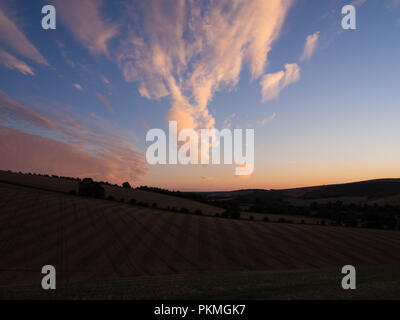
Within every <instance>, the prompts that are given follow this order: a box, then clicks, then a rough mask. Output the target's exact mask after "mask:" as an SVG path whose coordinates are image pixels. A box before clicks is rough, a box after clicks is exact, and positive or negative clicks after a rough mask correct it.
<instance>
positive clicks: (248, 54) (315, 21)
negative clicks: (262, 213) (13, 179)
mask: <svg viewBox="0 0 400 320" xmlns="http://www.w3.org/2000/svg"><path fill="white" fill-rule="evenodd" d="M50 3H52V4H54V5H55V7H56V10H57V29H56V30H47V31H45V30H43V29H42V28H41V24H40V21H41V18H42V14H41V8H42V6H43V5H45V4H47V2H46V1H29V2H27V1H4V0H3V1H1V2H0V9H1V11H2V13H3V16H2V18H1V19H0V28H2V29H3V30H1V32H2V33H3V34H7V35H10V37H7V36H2V37H0V50H3V51H0V58H1V61H0V62H2V63H0V74H1V77H0V90H1V91H2V95H1V96H0V97H1V99H0V103H1V104H0V111H1V112H2V116H0V122H1V123H0V125H1V126H2V127H3V128H4V129H3V131H2V135H3V140H2V141H3V142H2V149H3V150H7V154H9V156H8V157H7V159H6V160H4V159H3V161H0V165H1V168H2V169H13V170H21V171H25V172H31V171H40V172H43V173H44V172H45V171H54V172H48V173H55V174H57V173H58V174H65V175H73V176H82V175H87V174H91V175H92V176H94V177H95V178H98V179H101V178H103V179H105V180H110V181H113V182H118V183H120V182H122V181H125V180H129V181H133V182H134V183H137V184H147V185H157V186H160V187H166V188H170V189H182V190H206V189H213V190H222V189H238V188H250V187H251V188H284V187H295V186H302V185H314V184H328V183H338V182H346V181H355V180H363V179H370V178H381V177H398V176H399V168H398V163H399V160H400V151H399V143H398V137H399V136H400V129H399V127H400V126H399V125H398V122H399V121H398V120H399V117H400V111H399V106H398V104H399V101H400V93H399V90H398V83H400V79H399V77H400V76H399V75H400V72H399V71H400V70H399V69H400V67H399V63H398V57H399V56H400V41H399V40H398V38H399V32H400V2H399V1H396V0H388V1H378V0H367V1H360V0H359V1H353V3H354V5H355V7H356V10H357V30H343V29H342V28H341V19H342V15H341V8H342V7H343V6H344V5H346V4H349V3H351V2H350V1H335V0H329V1H313V0H308V1H307V0H304V1H300V0H299V1H293V2H290V1H289V2H286V4H283V3H281V1H279V0H276V1H275V0H274V1H271V2H270V3H273V5H271V6H270V7H265V6H263V5H262V4H260V3H261V2H260V1H259V0H255V1H248V2H247V3H248V4H245V2H243V3H242V4H240V1H239V2H238V7H237V8H236V12H235V13H233V11H234V10H233V9H232V8H230V7H229V6H231V7H233V3H234V2H233V1H232V2H229V1H228V2H227V7H223V5H221V3H222V1H220V2H219V4H218V3H214V2H213V1H210V2H208V1H207V2H202V1H199V2H196V3H195V4H194V3H191V2H187V3H184V2H182V3H180V2H178V1H175V2H172V3H173V4H171V3H169V5H168V1H166V2H164V3H167V5H162V4H161V3H162V2H161V1H89V3H90V4H89V5H87V4H85V5H80V2H79V1H68V2H62V1H56V0H55V1H50ZM235 3H236V2H235ZM288 3H290V5H288ZM252 6H254V8H257V9H252ZM257 6H260V8H262V9H263V10H264V11H263V12H262V13H263V14H264V12H265V19H264V18H263V16H262V15H260V14H259V13H257V11H260V10H259V9H258V7H257ZM199 12H200V13H199ZM210 12H212V13H210ZM215 12H216V13H218V14H214V13H215ZM4 17H5V18H4ZM84 17H90V19H85V18H84ZM207 19H208V20H209V21H208V20H207ZM224 19H225V20H226V21H225V20H224ZM85 20H88V21H89V22H87V21H85ZM224 22H227V24H224ZM228 22H229V23H228ZM190 23H193V25H194V28H195V29H196V30H192V29H191V24H190ZM207 23H209V26H210V28H211V30H209V28H208V27H207ZM180 24H181V25H180ZM12 25H14V27H15V28H17V29H18V32H19V34H22V35H23V36H24V39H22V38H18V37H16V36H15V35H14V36H13V32H16V31H15V28H14V29H13V28H12ZM249 25H250V27H249V30H248V31H246V28H247V27H248V26H249ZM235 28H236V29H235ZM250 29H251V30H250ZM182 30H183V31H182ZM218 30H220V32H221V36H220V37H219V38H218V36H219V35H218ZM231 30H237V31H236V32H235V33H230V31H231ZM271 30H274V31H273V32H272V31H271ZM181 31H182V33H181V34H180V33H179V32H181ZM209 32H211V35H210V34H209ZM223 32H224V33H223ZM269 32H270V33H271V34H270V35H269ZM212 33H216V34H217V35H216V36H215V37H214V36H213V34H212ZM225 34H226V36H224V35H225ZM312 35H316V40H315V41H314V43H313V45H312V48H311V50H310V51H309V52H310V54H309V55H308V57H307V58H305V59H302V58H301V57H302V54H303V52H304V51H305V48H306V47H307V46H308V45H309V46H311V44H310V43H309V44H307V40H306V39H307V37H309V36H312ZM229 37H231V39H230V38H229ZM242 38H243V39H242ZM253 38H254V39H253ZM21 39H22V40H21ZM104 39H107V40H106V41H104ZM249 39H253V40H249ZM314 39H315V38H314ZM196 40H198V43H197V42H196ZM217 40H218V41H217ZM18 41H19V44H20V45H19V44H18V43H17V42H18ZM310 42H311V41H310ZM21 43H22V44H21ZM27 43H29V44H31V45H32V46H33V47H34V48H36V51H35V50H33V49H32V48H31V47H29V46H28V45H27ZM265 43H266V44H268V46H267V47H268V48H264V47H263V44H265ZM181 45H182V48H183V49H181V48H180V47H179V46H181ZM252 45H254V46H255V47H256V49H257V50H256V49H254V50H253V49H252V48H253V47H252ZM230 46H232V48H231V47H230ZM257 46H258V47H257ZM260 46H261V47H260ZM239 47H240V48H239ZM238 48H239V49H238ZM259 48H261V50H259ZM4 52H5V53H4ZM150 52H154V55H153V57H149V56H150ZM182 52H183V53H182ZM192 52H194V54H193V56H191V54H192ZM10 55H11V56H12V57H13V60H12V62H13V63H15V61H16V60H18V61H19V64H15V65H14V66H13V64H12V63H11V62H10V61H11V60H10V59H11V58H10V57H9V56H10ZM242 56H243V57H242ZM41 57H43V59H44V61H43V60H42V58H41ZM182 57H183V58H182ZM7 59H8V60H7ZM15 59H16V60H15ZM169 59H170V60H169ZM181 59H182V61H184V62H182V61H181ZM260 61H263V66H261V67H260V65H259V62H260ZM239 62H240V68H239V71H238V72H234V71H235V70H234V69H235V67H237V63H239ZM21 63H23V67H21V66H22V64H21ZM288 64H290V65H292V66H293V70H294V71H293V72H294V73H293V74H297V76H295V75H291V74H290V73H289V71H288V69H285V65H288ZM26 68H29V69H26ZM163 68H165V70H164V69H163ZM208 68H210V69H211V70H208ZM27 70H29V72H27ZM204 70H206V71H204ZM232 70H233V71H232ZM280 72H282V73H280ZM296 72H297V73H296ZM280 75H281V76H282V75H284V77H286V78H285V79H286V80H287V83H288V84H287V85H284V86H283V87H279V89H278V94H276V88H275V87H274V86H273V85H265V92H267V94H266V96H268V97H269V98H267V99H264V100H265V101H262V100H263V94H262V92H263V91H262V88H263V85H262V84H261V83H262V81H263V79H264V80H265V82H264V83H269V84H271V83H276V82H274V81H273V79H276V78H277V77H278V76H280ZM221 79H222V80H221ZM267 80H269V82H268V81H267ZM74 85H75V86H74ZM160 85H162V86H164V88H163V87H160ZM174 85H177V87H178V88H177V89H176V88H175V87H174ZM208 86H210V88H211V92H208V91H207V88H209V87H208ZM202 87H204V88H206V89H204V90H200V89H199V88H202ZM274 88H275V89H274ZM274 90H275V91H274ZM271 97H272V98H271ZM16 104H18V107H16ZM21 106H22V107H21ZM21 110H22V111H21ZM30 110H31V111H34V112H35V113H30V112H29V111H30ZM38 117H39V118H40V117H45V118H46V119H48V120H49V121H51V122H52V123H54V126H52V125H50V126H47V125H43V124H41V123H40V121H39V122H38ZM175 118H176V119H177V120H178V121H182V122H184V123H185V124H188V125H190V126H192V127H194V128H195V129H198V128H201V127H204V126H206V127H207V126H208V127H210V126H214V125H215V127H217V128H222V127H224V126H230V127H231V128H254V129H255V141H256V143H255V156H256V162H255V171H254V173H253V174H252V175H251V176H249V177H246V178H243V179H240V178H237V177H234V176H233V170H232V167H230V166H209V167H201V166H200V167H195V166H181V165H178V166H170V165H167V166H148V165H147V164H146V163H145V160H144V159H143V155H144V153H145V150H146V146H147V144H146V141H145V134H146V132H147V130H148V129H149V128H167V120H171V119H175ZM78 126H80V127H81V129H77V131H74V132H73V133H72V132H71V131H72V130H74V129H73V128H77V127H78ZM83 128H84V129H83ZM9 130H12V131H9ZM19 133H25V134H28V135H29V136H25V135H24V136H21V135H20V134H19ZM33 136H35V137H36V136H39V137H43V138H46V139H50V140H54V141H55V142H56V143H60V144H62V145H59V146H58V147H59V148H60V150H63V151H60V153H63V152H64V153H68V152H72V153H73V154H74V156H72V155H71V158H68V157H67V156H66V157H65V158H66V159H71V160H70V161H75V165H73V164H71V163H65V161H63V159H59V158H57V157H55V155H52V152H51V150H49V151H47V149H46V148H49V146H48V144H43V143H42V142H39V144H40V146H37V148H35V147H33V145H32V141H31V140H30V139H32V137H33ZM5 137H7V139H8V140H7V141H10V139H16V141H19V143H20V145H18V146H19V147H18V148H19V149H18V150H17V151H15V148H14V149H11V145H14V146H15V143H13V144H11V143H10V142H8V143H6V142H4V141H5V140H6V139H5ZM35 141H36V140H35ZM46 141H47V140H46ZM47 142H48V141H47ZM26 145H32V150H28V149H29V148H26ZM64 147H65V149H63V148H64ZM71 148H74V150H73V151H72V150H71ZM13 150H14V151H13ZM39 150H40V153H41V155H42V159H41V161H40V163H38V164H35V163H34V161H28V160H27V159H30V158H31V159H32V158H35V157H34V155H35V154H36V153H37V152H39ZM13 152H14V153H13ZM17 157H18V161H14V160H15V159H16V158H17ZM78 158H79V160H72V159H78ZM55 159H57V160H55ZM50 162H52V163H50ZM78 164H79V165H80V167H78ZM46 173H47V172H46ZM189 177H190V178H189Z"/></svg>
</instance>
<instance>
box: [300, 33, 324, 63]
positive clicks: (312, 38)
mask: <svg viewBox="0 0 400 320" xmlns="http://www.w3.org/2000/svg"><path fill="white" fill-rule="evenodd" d="M319 33H320V32H319V31H317V32H315V33H313V34H310V35H309V36H307V38H306V43H305V44H304V50H303V54H302V55H301V58H300V59H301V60H302V61H304V60H310V59H311V57H312V56H313V55H314V52H315V50H316V49H317V43H318V39H319Z"/></svg>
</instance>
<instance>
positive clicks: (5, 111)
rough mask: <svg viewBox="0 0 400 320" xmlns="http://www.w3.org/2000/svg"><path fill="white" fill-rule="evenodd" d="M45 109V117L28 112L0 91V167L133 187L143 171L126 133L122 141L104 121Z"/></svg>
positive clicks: (143, 163)
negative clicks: (0, 154) (126, 184)
mask: <svg viewBox="0 0 400 320" xmlns="http://www.w3.org/2000/svg"><path fill="white" fill-rule="evenodd" d="M50 105H51V104H50V103H46V110H47V112H46V113H43V112H39V111H36V110H32V109H30V108H28V107H26V106H25V105H23V104H22V103H20V102H17V101H15V100H13V99H12V98H10V97H9V96H7V94H6V93H4V92H3V91H1V90H0V110H1V113H0V114H1V115H2V118H1V119H0V122H1V123H2V125H0V148H1V150H2V154H4V155H5V156H4V157H0V167H2V168H8V169H12V170H17V171H19V170H23V171H32V172H42V173H50V174H53V173H54V174H57V175H65V176H77V177H87V176H89V177H92V178H95V179H97V180H108V181H110V182H112V183H121V182H123V181H126V180H130V181H131V182H134V181H136V180H137V179H139V178H140V177H141V176H142V175H143V174H144V173H145V172H146V171H147V164H146V160H145V158H144V156H143V154H142V153H141V152H139V151H137V150H136V149H135V148H134V147H132V145H131V141H132V140H133V137H132V136H131V135H130V134H129V133H124V136H126V137H127V138H128V139H129V141H128V140H126V138H124V137H123V136H121V135H119V133H118V132H117V131H116V130H115V129H114V128H113V127H112V126H111V125H110V124H109V123H108V122H107V121H106V120H104V119H101V118H99V117H97V116H95V115H93V116H91V117H90V118H82V116H77V115H75V114H72V113H70V112H68V111H67V110H63V109H62V108H61V107H60V106H58V105H57V106H56V107H55V108H54V110H53V112H51V111H50V110H49V109H48V108H49V106H50ZM10 120H11V121H10ZM16 124H17V125H16ZM27 124H28V125H27ZM10 126H12V128H10ZM16 126H17V128H15V127H16ZM35 128H36V129H38V130H34V129H35ZM26 129H28V130H29V132H25V130H26ZM35 131H36V132H37V134H34V133H32V132H35ZM46 133H48V134H46ZM53 137H57V138H53ZM26 159H29V161H27V160H26Z"/></svg>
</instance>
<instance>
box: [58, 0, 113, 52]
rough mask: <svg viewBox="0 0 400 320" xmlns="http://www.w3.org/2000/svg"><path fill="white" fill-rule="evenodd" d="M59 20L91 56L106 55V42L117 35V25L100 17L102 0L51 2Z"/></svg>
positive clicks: (62, 0) (61, 0) (59, 0)
mask: <svg viewBox="0 0 400 320" xmlns="http://www.w3.org/2000/svg"><path fill="white" fill-rule="evenodd" d="M51 2H52V3H53V4H54V5H55V6H56V7H57V13H58V14H59V15H60V18H61V20H62V21H63V23H64V24H65V25H67V27H68V28H69V29H70V30H71V31H72V33H73V34H74V35H75V37H76V38H77V39H78V41H80V42H81V43H82V44H83V45H85V46H86V47H87V48H88V49H89V50H90V52H91V53H93V54H105V55H108V42H109V41H110V40H111V39H112V38H113V37H114V36H115V35H117V33H118V25H116V24H113V23H110V22H107V21H106V20H104V19H103V18H102V17H101V14H100V9H101V7H102V5H103V1H102V0H91V1H81V0H68V1H65V0H52V1H51Z"/></svg>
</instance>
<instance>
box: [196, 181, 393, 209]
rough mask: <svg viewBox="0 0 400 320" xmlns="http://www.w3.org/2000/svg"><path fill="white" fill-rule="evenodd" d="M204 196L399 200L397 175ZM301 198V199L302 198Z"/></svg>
mask: <svg viewBox="0 0 400 320" xmlns="http://www.w3.org/2000/svg"><path fill="white" fill-rule="evenodd" d="M202 194H203V195H204V196H205V197H206V198H207V199H209V200H213V201H218V200H219V201H230V200H235V199H240V200H242V201H245V202H251V203H253V202H256V201H260V202H262V201H268V200H276V199H290V200H292V201H293V200H297V201H298V202H297V203H301V204H304V203H310V201H318V202H327V201H331V202H334V201H336V200H344V201H345V202H349V203H350V202H355V203H360V202H361V203H374V202H377V201H379V202H381V203H388V204H400V179H375V180H368V181H359V182H352V183H343V184H333V185H325V186H314V187H304V188H294V189H281V190H263V189H249V190H237V191H226V192H204V193H202ZM301 201H303V202H301Z"/></svg>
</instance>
